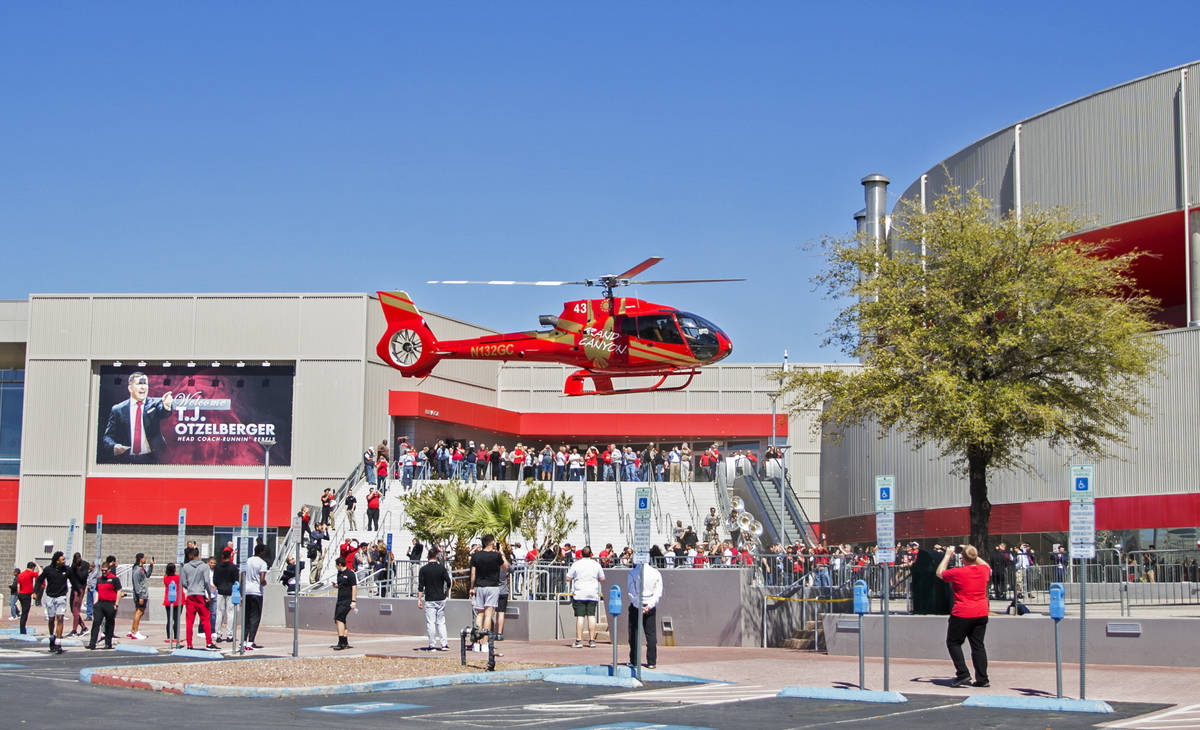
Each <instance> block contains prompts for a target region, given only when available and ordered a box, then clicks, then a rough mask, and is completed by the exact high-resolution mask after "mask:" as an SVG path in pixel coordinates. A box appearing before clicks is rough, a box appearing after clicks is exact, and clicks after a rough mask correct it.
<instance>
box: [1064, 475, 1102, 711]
mask: <svg viewBox="0 0 1200 730" xmlns="http://www.w3.org/2000/svg"><path fill="white" fill-rule="evenodd" d="M1070 490H1071V514H1070V524H1071V559H1072V560H1073V559H1075V558H1079V699H1081V700H1085V699H1087V561H1088V560H1089V559H1094V558H1095V557H1096V467H1095V466H1094V465H1093V464H1072V465H1071V487H1070Z"/></svg>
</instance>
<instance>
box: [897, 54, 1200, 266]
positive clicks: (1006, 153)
mask: <svg viewBox="0 0 1200 730" xmlns="http://www.w3.org/2000/svg"><path fill="white" fill-rule="evenodd" d="M1179 92H1180V69H1179V68H1175V69H1169V70H1166V71H1162V72H1160V73H1157V74H1153V75H1151V76H1147V77H1145V78H1142V79H1138V80H1136V81H1132V82H1130V83H1127V84H1123V85H1121V86H1116V87H1113V88H1111V89H1106V90H1104V91H1100V92H1098V93H1096V94H1092V95H1091V96H1087V97H1085V98H1083V99H1078V100H1076V101H1072V102H1070V103H1068V104H1064V105H1063V106H1061V107H1058V108H1055V109H1052V110H1050V111H1047V112H1045V113H1043V114H1040V115H1038V116H1035V117H1032V118H1030V119H1026V120H1024V121H1022V122H1019V123H1020V124H1021V154H1020V179H1021V186H1020V188H1021V189H1020V194H1021V200H1022V204H1023V206H1024V207H1029V206H1032V205H1037V206H1041V207H1049V206H1056V205H1062V206H1066V207H1068V208H1070V209H1071V210H1072V211H1074V212H1075V213H1076V214H1078V215H1080V216H1085V217H1087V218H1088V219H1089V220H1090V221H1091V224H1090V225H1089V228H1090V227H1098V228H1099V227H1105V226H1109V225H1113V224H1115V223H1122V222H1125V221H1130V220H1136V219H1139V218H1144V217H1147V216H1151V215H1156V214H1159V213H1164V212H1168V211H1171V210H1179V209H1182V207H1183V205H1184V202H1183V198H1182V187H1181V186H1182V166H1181V164H1180V158H1181V154H1180V153H1181V151H1182V147H1181V145H1180V138H1181V128H1180V126H1179V99H1180V96H1179ZM1186 96H1187V118H1188V127H1189V133H1188V137H1189V138H1188V167H1189V169H1190V173H1189V174H1190V177H1191V181H1192V183H1191V202H1193V203H1194V202H1195V201H1196V200H1197V199H1200V195H1197V193H1196V189H1197V187H1200V179H1198V176H1200V64H1193V65H1190V66H1188V81H1187V95H1186ZM1014 127H1015V124H1014V125H1012V126H1009V127H1007V128H1005V129H1003V130H1001V131H999V132H996V133H994V134H992V135H991V136H988V137H985V138H983V139H981V140H979V141H978V142H976V143H974V144H972V145H970V146H969V147H967V148H965V149H963V150H960V151H959V152H957V153H955V154H954V155H952V156H951V157H949V158H947V159H946V160H944V161H943V162H941V163H938V164H937V165H935V166H933V167H932V168H930V169H929V171H928V172H927V173H926V174H927V176H928V178H927V183H926V199H927V200H928V201H930V202H932V201H933V200H934V199H935V198H937V197H938V196H939V195H940V194H941V193H942V192H943V191H944V189H945V184H946V180H947V173H949V176H950V177H951V178H953V180H954V182H955V183H956V184H957V185H959V186H960V187H965V188H969V187H972V186H974V185H976V184H979V185H980V190H981V192H982V193H983V194H984V195H986V196H987V197H988V198H990V199H991V200H993V201H995V202H996V203H997V210H998V212H999V211H1008V210H1011V209H1012V208H1013V205H1014V200H1015V193H1016V188H1015V186H1014V180H1015V175H1014V172H1015V170H1014V158H1013V151H1014V139H1015V134H1014ZM919 200H920V179H918V180H916V181H914V182H913V183H912V184H911V185H909V186H908V188H907V189H905V191H904V192H903V193H902V194H901V196H900V201H904V202H909V201H911V202H914V203H916V202H919ZM898 205H899V204H898ZM897 209H899V208H897ZM894 245H896V246H903V245H905V244H904V243H903V242H898V241H897V242H895V243H894Z"/></svg>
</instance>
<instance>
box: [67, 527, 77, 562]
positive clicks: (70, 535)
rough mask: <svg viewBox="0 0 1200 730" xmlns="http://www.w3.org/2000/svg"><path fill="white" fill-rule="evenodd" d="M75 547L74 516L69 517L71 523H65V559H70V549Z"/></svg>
mask: <svg viewBox="0 0 1200 730" xmlns="http://www.w3.org/2000/svg"><path fill="white" fill-rule="evenodd" d="M74 549H75V518H74V517H72V518H71V524H69V525H67V549H66V551H65V554H66V555H67V560H70V559H71V557H70V556H71V551H72V550H74Z"/></svg>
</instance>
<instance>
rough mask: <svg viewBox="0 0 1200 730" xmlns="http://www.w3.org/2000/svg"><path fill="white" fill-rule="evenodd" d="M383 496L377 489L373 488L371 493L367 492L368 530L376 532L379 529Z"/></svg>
mask: <svg viewBox="0 0 1200 730" xmlns="http://www.w3.org/2000/svg"><path fill="white" fill-rule="evenodd" d="M381 496H382V495H380V494H379V491H378V490H376V489H375V487H371V491H370V492H367V529H368V530H371V531H375V530H378V529H379V499H380V497H381Z"/></svg>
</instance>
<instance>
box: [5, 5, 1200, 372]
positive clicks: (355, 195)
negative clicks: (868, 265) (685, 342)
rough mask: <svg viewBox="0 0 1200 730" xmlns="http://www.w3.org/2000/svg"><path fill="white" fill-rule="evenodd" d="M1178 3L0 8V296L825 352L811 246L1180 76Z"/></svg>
mask: <svg viewBox="0 0 1200 730" xmlns="http://www.w3.org/2000/svg"><path fill="white" fill-rule="evenodd" d="M1194 17H1195V14H1194V5H1193V4H1190V3H1154V4H1151V5H1142V6H1133V5H1129V4H1128V3H1120V4H1118V3H1104V2H1093V3H1087V4H1083V3H1044V2H1039V3H1005V4H999V3H994V4H985V3H927V4H923V5H916V4H911V3H872V2H862V3H822V4H815V3H811V4H810V3H801V2H759V3H729V2H648V3H632V2H611V3H592V4H584V3H563V2H547V3H533V2H524V3H494V2H493V3H484V2H478V3H476V2H447V3H422V4H417V3H401V2H381V3H373V2H357V3H352V4H338V3H324V4H317V3H304V2H257V3H238V4H233V3H223V4H217V3H210V4H196V3H191V4H185V3H134V2H128V3H117V4H112V3H105V4H99V3H76V4H67V3H12V2H10V3H5V4H3V6H0V88H2V89H3V95H4V103H3V105H2V106H0V109H3V112H2V113H0V250H2V251H3V257H4V265H3V267H0V298H6V299H20V298H24V297H26V296H28V295H29V294H30V293H49V292H163V291H165V292H224V291H371V292H373V291H375V290H377V289H397V288H399V289H406V290H407V291H409V292H410V293H411V294H412V295H413V296H414V297H415V299H416V301H417V303H418V304H419V305H421V306H422V307H424V308H426V309H429V310H433V311H438V312H441V313H444V314H448V315H451V316H454V317H458V318H460V319H464V320H468V321H473V322H477V323H479V324H483V325H486V326H489V327H493V328H495V329H498V330H504V331H508V330H520V329H529V328H532V327H534V326H536V322H537V315H538V314H541V313H558V312H559V311H560V309H561V305H562V302H563V301H566V300H568V299H576V298H583V297H585V296H589V294H588V293H587V291H586V290H584V289H576V288H559V289H545V288H536V289H534V288H529V289H522V290H514V289H507V288H506V289H499V288H497V287H486V288H485V287H478V288H471V289H468V288H464V287H436V286H429V285H426V284H425V283H424V282H425V281H426V280H427V279H462V278H470V279H579V278H585V277H592V276H597V275H600V274H604V273H616V272H619V271H621V270H623V269H625V268H627V267H629V266H632V265H633V264H635V263H637V262H639V261H641V260H642V259H643V258H645V257H646V256H649V255H659V256H664V257H665V259H666V260H665V261H664V262H663V263H661V264H659V265H658V266H657V267H656V268H654V269H652V270H651V271H650V272H649V273H648V274H647V276H651V275H652V276H653V277H654V278H671V279H674V278H694V277H727V276H745V277H747V278H749V279H750V281H748V282H746V283H742V284H724V285H712V286H705V285H689V286H678V287H642V288H640V289H638V290H636V291H631V290H630V289H632V287H631V288H630V289H627V290H625V292H626V293H627V294H630V295H634V296H640V297H642V298H644V299H649V300H651V301H655V302H660V303H665V304H671V305H675V306H678V307H680V308H683V309H688V310H691V311H694V312H697V313H698V314H701V315H703V316H706V317H708V318H709V319H712V320H714V321H716V322H717V323H718V324H720V325H721V326H722V327H723V328H724V329H725V330H726V331H727V332H728V333H729V334H730V336H731V337H732V338H733V340H734V355H733V359H734V360H740V361H775V360H778V359H779V358H780V356H781V355H782V351H783V350H784V349H785V348H786V349H788V350H789V351H790V354H791V359H792V361H793V362H803V361H809V362H811V361H833V360H842V361H844V360H845V359H846V357H845V356H844V355H842V354H841V353H838V352H836V351H834V350H830V349H822V348H821V347H820V333H821V332H822V331H823V330H824V328H825V327H826V326H827V324H828V322H829V320H830V318H831V315H832V311H833V306H834V305H833V303H831V302H827V301H824V300H822V299H821V298H820V296H819V295H818V294H817V293H814V292H813V290H812V286H811V283H810V277H811V275H812V274H813V273H814V272H815V271H816V270H817V269H818V268H819V266H820V264H821V262H820V261H819V260H818V259H816V258H815V257H814V254H812V253H811V252H810V251H808V250H806V249H805V247H804V244H806V243H807V242H809V241H812V240H815V239H817V238H819V237H820V236H822V235H823V234H838V235H840V234H844V233H847V232H849V231H850V229H851V228H852V219H851V215H852V213H853V212H854V211H855V210H857V209H858V208H860V207H862V188H861V186H860V185H859V183H858V181H859V179H860V178H861V177H862V176H863V175H864V174H867V173H870V172H881V173H884V174H886V175H888V176H889V177H891V179H892V181H893V185H892V194H893V199H894V196H895V195H897V194H899V193H900V192H901V191H902V190H903V189H904V188H905V187H907V186H908V184H909V183H910V182H911V181H912V180H913V179H915V178H916V177H917V176H919V175H920V174H921V173H922V172H923V171H924V170H925V169H926V168H928V167H930V166H932V165H933V164H935V163H937V162H938V161H939V160H941V159H943V158H945V157H947V156H949V155H950V154H952V153H953V152H955V151H956V150H958V149H960V148H962V147H963V146H965V145H967V144H969V143H970V142H972V141H974V140H976V139H978V138H980V137H983V136H985V135H987V134H989V133H991V132H993V131H995V130H996V129H998V128H1000V127H1004V126H1007V125H1009V124H1011V123H1013V122H1015V121H1017V120H1019V119H1021V118H1023V117H1026V116H1029V115H1031V114H1035V113H1037V112H1040V111H1043V110H1045V109H1047V108H1050V107H1053V106H1056V105H1058V104H1061V103H1063V102H1066V101H1069V100H1071V99H1073V98H1076V97H1079V96H1083V95H1086V94H1089V93H1091V92H1093V91H1097V90H1099V89H1102V88H1104V87H1107V86H1111V85H1113V84H1116V83H1120V82H1122V81H1126V80H1129V79H1132V78H1135V77H1138V76H1142V75H1145V74H1148V73H1152V72H1154V71H1158V70H1161V69H1164V68H1168V67H1171V66H1175V65H1179V64H1182V63H1186V62H1189V61H1192V60H1195V59H1196V58H1197V57H1200V51H1198V50H1197V49H1200V45H1197V43H1196V41H1195V34H1194V29H1190V30H1189V28H1190V26H1192V25H1194V23H1184V22H1174V21H1173V20H1172V19H1173V18H1175V19H1180V20H1182V19H1187V18H1192V19H1194Z"/></svg>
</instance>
